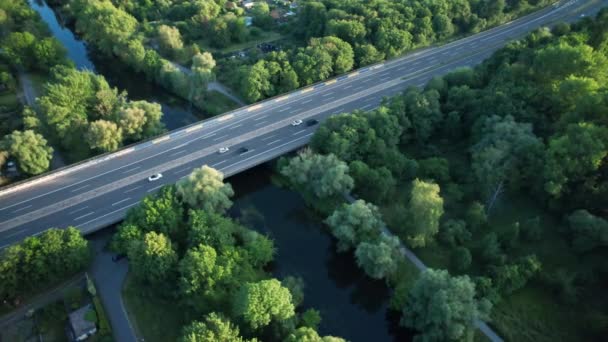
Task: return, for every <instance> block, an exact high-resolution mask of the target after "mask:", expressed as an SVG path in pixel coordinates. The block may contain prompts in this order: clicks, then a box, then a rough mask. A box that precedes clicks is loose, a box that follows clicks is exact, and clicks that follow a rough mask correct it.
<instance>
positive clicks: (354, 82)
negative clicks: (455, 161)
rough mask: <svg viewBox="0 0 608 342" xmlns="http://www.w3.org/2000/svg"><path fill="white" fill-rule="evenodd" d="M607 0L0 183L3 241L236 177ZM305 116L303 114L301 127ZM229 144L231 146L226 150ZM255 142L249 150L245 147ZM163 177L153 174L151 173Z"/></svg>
mask: <svg viewBox="0 0 608 342" xmlns="http://www.w3.org/2000/svg"><path fill="white" fill-rule="evenodd" d="M603 6H608V0H571V1H560V2H557V3H556V4H555V5H552V6H549V7H547V8H545V9H543V10H541V11H538V12H535V13H533V14H530V15H528V16H526V17H523V18H520V19H518V20H515V21H512V22H510V23H507V24H505V25H502V26H500V27H497V28H494V29H491V30H488V31H485V32H482V33H479V34H476V35H474V36H470V37H467V38H464V39H461V40H457V41H454V42H451V43H448V44H445V45H442V46H438V47H432V48H427V49H423V50H419V51H417V52H415V53H412V54H409V55H407V56H404V57H402V58H399V59H395V60H392V61H389V62H386V63H383V64H378V65H374V66H370V67H366V68H363V69H360V70H358V71H354V72H352V73H350V74H347V75H343V76H340V77H337V78H336V79H333V80H329V81H326V82H324V83H320V84H317V85H314V86H311V87H308V88H304V89H301V90H298V91H295V92H292V93H290V94H286V95H284V96H281V97H277V98H273V99H270V100H267V101H263V102H260V103H257V104H254V105H251V106H249V107H244V108H241V109H238V110H236V111H233V112H231V113H227V114H224V115H222V116H220V117H216V118H214V119H210V120H206V121H203V122H202V123H197V124H195V125H192V126H189V127H186V128H183V129H181V130H178V131H173V132H170V133H168V134H167V135H165V136H163V137H161V138H158V139H155V140H153V141H148V142H145V143H141V144H138V145H134V146H131V147H127V148H125V149H123V150H121V151H118V152H115V153H113V154H109V155H104V156H101V157H98V158H96V159H92V160H89V161H86V162H84V163H80V164H77V165H74V166H71V167H68V168H65V169H60V170H57V171H55V172H53V173H50V174H47V175H43V176H42V177H38V178H34V179H32V180H30V181H28V182H25V183H21V184H16V185H13V186H11V187H8V188H5V189H2V190H0V248H3V247H5V246H8V245H10V244H12V243H15V242H17V241H20V240H22V239H23V238H25V237H27V236H31V235H37V234H40V233H41V232H43V231H45V230H47V229H49V228H51V227H60V228H61V227H66V226H70V225H71V226H76V227H79V228H80V229H81V230H82V231H83V232H84V233H89V232H92V231H95V230H97V229H100V228H103V227H105V226H107V225H109V224H112V223H115V222H117V221H119V220H120V219H122V217H123V216H124V214H125V212H126V211H127V210H128V209H129V208H131V207H133V206H135V205H136V204H137V203H139V201H140V200H141V199H142V198H143V197H144V196H146V195H148V194H150V193H153V192H154V191H156V190H157V189H158V188H160V187H161V186H163V185H165V184H170V183H175V182H176V181H177V180H179V179H180V178H182V177H184V176H186V175H188V174H189V173H190V171H191V170H192V169H193V168H195V167H200V166H202V165H209V166H211V167H214V168H216V169H218V170H220V171H222V172H223V173H224V174H225V175H227V176H230V175H234V174H236V173H239V172H241V171H244V170H246V169H249V168H251V167H254V166H256V165H259V164H261V163H264V162H266V161H269V160H272V159H274V158H276V157H278V156H280V155H282V154H285V153H286V152H289V151H293V150H294V149H297V148H299V147H302V146H304V145H305V144H306V143H307V142H308V141H309V140H310V138H311V136H312V135H313V133H314V131H315V129H316V128H317V127H318V124H316V125H311V126H309V125H308V124H307V123H308V122H309V121H310V120H312V119H316V120H319V121H322V120H323V119H324V118H326V117H328V116H329V115H332V114H336V113H341V112H348V111H352V110H354V109H361V110H372V109H374V108H376V107H377V106H378V105H379V103H380V101H381V99H382V98H383V97H385V96H390V95H394V94H396V93H398V92H399V91H402V90H403V89H405V88H406V87H407V86H410V85H416V86H423V85H424V84H426V82H427V81H428V80H430V79H431V78H432V77H434V76H437V75H442V74H445V73H447V72H449V71H450V70H453V69H455V68H458V67H463V66H473V65H475V64H478V63H480V62H481V61H483V60H484V59H485V58H487V57H488V56H490V55H491V54H492V52H493V51H495V50H496V49H498V48H500V47H501V46H504V45H505V44H506V43H507V42H508V41H510V40H512V39H515V38H520V37H522V36H524V35H525V34H526V33H528V32H529V31H531V30H533V29H535V28H537V27H539V26H546V25H550V24H551V23H554V22H556V21H573V20H576V19H580V18H581V17H582V16H592V15H593V14H595V13H596V12H597V11H598V10H599V9H600V8H601V7H603ZM296 119H301V120H303V121H304V123H303V124H301V125H299V126H292V125H291V122H292V121H293V120H296ZM220 147H229V148H230V151H229V152H227V153H224V154H220V153H218V149H219V148H220ZM241 147H246V148H247V149H248V150H247V152H241V151H240V148H241ZM158 172H162V174H163V178H161V179H160V180H157V181H154V182H149V181H148V180H147V178H148V176H150V175H152V174H155V173H158Z"/></svg>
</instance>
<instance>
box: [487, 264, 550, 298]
mask: <svg viewBox="0 0 608 342" xmlns="http://www.w3.org/2000/svg"><path fill="white" fill-rule="evenodd" d="M540 270H541V263H540V261H539V260H538V258H537V257H536V255H529V256H526V257H521V258H519V259H517V260H516V261H515V262H513V263H510V264H507V265H502V266H495V267H492V268H491V272H492V275H493V277H492V278H493V280H494V283H495V284H496V287H497V288H498V289H499V290H500V292H502V293H505V294H511V293H513V292H515V291H517V290H519V289H521V288H523V287H524V286H525V285H526V283H527V282H528V280H530V278H532V277H533V276H535V275H536V274H538V273H539V272H540Z"/></svg>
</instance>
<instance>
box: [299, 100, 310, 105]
mask: <svg viewBox="0 0 608 342" xmlns="http://www.w3.org/2000/svg"><path fill="white" fill-rule="evenodd" d="M311 102H312V99H308V100H306V101H302V102H300V104H307V103H311Z"/></svg>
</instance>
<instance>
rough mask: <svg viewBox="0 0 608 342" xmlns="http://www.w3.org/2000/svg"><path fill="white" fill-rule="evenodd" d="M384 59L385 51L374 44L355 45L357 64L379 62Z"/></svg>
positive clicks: (364, 64) (360, 65) (361, 65)
mask: <svg viewBox="0 0 608 342" xmlns="http://www.w3.org/2000/svg"><path fill="white" fill-rule="evenodd" d="M383 60H384V53H382V52H380V51H378V49H376V47H375V46H373V45H372V44H362V45H358V46H356V47H355V61H356V64H357V66H359V67H364V66H366V65H370V64H374V63H378V62H381V61H383Z"/></svg>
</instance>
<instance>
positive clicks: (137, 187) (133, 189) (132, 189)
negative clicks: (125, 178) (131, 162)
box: [123, 185, 143, 194]
mask: <svg viewBox="0 0 608 342" xmlns="http://www.w3.org/2000/svg"><path fill="white" fill-rule="evenodd" d="M141 187H143V185H140V186H136V187H134V188H131V189H129V190H127V191H125V192H123V194H128V193H129V192H132V191H135V190H137V189H139V188H141Z"/></svg>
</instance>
